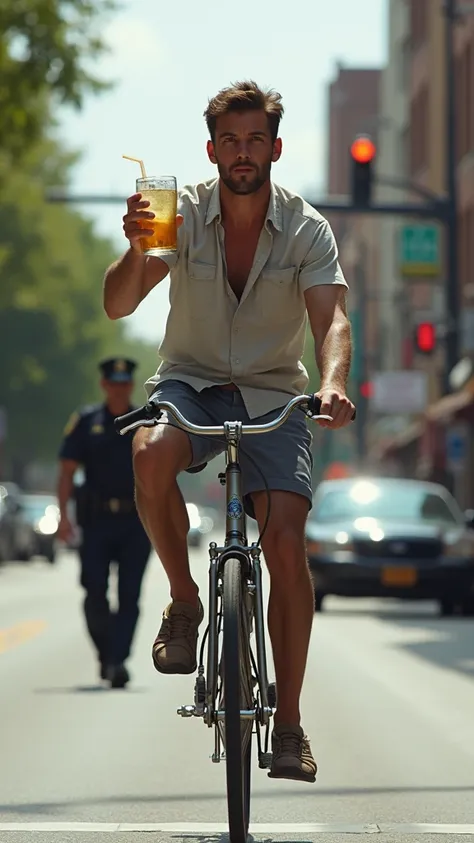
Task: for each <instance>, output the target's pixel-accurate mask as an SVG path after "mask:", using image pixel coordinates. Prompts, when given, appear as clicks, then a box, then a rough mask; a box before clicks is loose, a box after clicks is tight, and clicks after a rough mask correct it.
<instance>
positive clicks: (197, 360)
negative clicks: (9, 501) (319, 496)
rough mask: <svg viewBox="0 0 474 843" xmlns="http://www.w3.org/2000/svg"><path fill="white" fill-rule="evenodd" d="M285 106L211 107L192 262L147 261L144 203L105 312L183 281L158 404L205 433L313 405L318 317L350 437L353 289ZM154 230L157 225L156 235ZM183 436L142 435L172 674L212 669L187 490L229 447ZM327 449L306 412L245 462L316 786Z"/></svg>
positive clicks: (152, 382)
mask: <svg viewBox="0 0 474 843" xmlns="http://www.w3.org/2000/svg"><path fill="white" fill-rule="evenodd" d="M282 115H283V106H282V103H281V97H280V95H279V94H278V93H276V92H275V91H272V90H270V91H263V90H261V89H260V88H259V87H258V86H257V85H256V83H255V82H252V81H244V82H240V83H237V84H235V85H233V86H232V87H229V88H225V89H223V90H222V91H220V92H219V93H218V94H217V95H216V96H215V97H214V98H213V99H212V100H210V101H209V104H208V107H207V109H206V111H205V118H206V122H207V126H208V129H209V134H210V140H209V141H208V144H207V153H208V156H209V159H210V160H211V162H212V163H213V164H215V165H217V168H218V173H219V177H218V179H215V180H211V181H207V182H204V183H200V184H197V185H195V186H188V187H185V188H183V189H182V190H181V191H180V196H179V207H178V211H179V214H178V225H179V230H178V250H177V252H176V253H174V254H170V255H166V256H163V257H162V258H156V257H145V256H144V255H143V254H142V253H141V249H140V244H139V238H140V237H143V236H144V235H145V236H146V235H147V234H151V233H152V232H151V231H150V230H146V229H145V230H144V229H143V221H144V220H145V221H146V220H147V219H150V217H153V214H150V212H149V211H147V207H148V205H149V203H148V202H145V201H142V200H141V195H140V194H134V195H133V196H131V197H130V198H129V199H128V202H127V206H128V210H127V213H126V214H125V216H124V218H123V223H124V225H123V228H124V232H125V236H126V237H127V239H128V240H129V242H130V248H129V250H128V251H127V252H126V253H125V254H124V255H123V256H122V257H121V258H120V259H119V260H118V261H116V262H115V263H114V264H112V266H110V267H109V269H108V270H107V272H106V275H105V285H104V307H105V311H106V313H107V315H108V316H109V318H111V319H119V318H122V317H124V316H128V315H129V314H131V313H133V312H134V311H135V310H136V308H137V307H138V305H139V304H140V302H141V301H143V299H144V298H145V297H146V296H147V295H148V293H149V292H150V291H151V290H152V289H153V288H154V287H155V286H156V285H157V284H158V283H159V282H160V281H162V280H163V278H165V276H166V275H167V274H168V272H169V271H170V275H171V287H170V301H171V308H170V313H169V317H168V322H167V326H166V332H165V337H164V340H163V342H162V344H161V347H160V355H161V357H162V360H163V362H162V364H161V366H160V368H159V370H158V372H157V373H156V375H154V376H153V377H151V378H150V379H149V380H148V381H147V383H146V388H147V391H148V394H149V395H151V394H153V395H158V396H159V398H160V400H165V401H170V402H172V403H173V404H174V405H175V406H176V407H177V408H178V409H179V410H180V411H181V413H183V415H184V416H186V418H188V419H189V420H190V421H192V422H194V423H196V424H201V425H206V424H207V425H212V424H214V425H218V424H223V422H225V421H229V420H236V421H242V422H243V423H247V424H248V423H249V421H250V420H252V422H253V423H257V424H258V423H264V422H267V421H270V420H271V419H273V418H275V417H276V416H277V415H278V413H279V411H280V410H281V408H282V406H284V405H285V404H286V403H287V401H288V398H289V397H290V396H291V395H298V394H300V393H304V392H305V391H306V386H307V384H308V377H307V373H306V370H305V369H304V367H303V365H302V363H301V358H302V355H303V350H304V340H305V330H306V322H307V318H309V323H310V326H311V331H312V334H313V336H314V343H315V351H316V361H317V365H318V369H319V372H320V375H321V385H320V389H319V392H318V396H319V397H320V398H321V402H322V404H321V413H322V414H326V415H330V416H332V418H333V422H331V423H329V422H323V421H321V422H320V424H323V425H328V426H330V427H332V428H340V427H343V426H344V425H347V424H349V422H350V421H351V418H352V415H353V412H354V406H353V404H352V403H351V401H350V400H349V399H348V398H347V396H346V385H347V378H348V373H349V368H350V361H351V332H350V324H349V321H348V318H347V312H346V304H345V297H346V290H347V283H346V281H345V279H344V276H343V273H342V271H341V268H340V266H339V263H338V251H337V246H336V243H335V240H334V236H333V233H332V231H331V228H330V226H329V224H328V223H327V221H326V220H325V219H324V218H323V217H322V216H321V215H320V214H319V213H318V212H317V211H315V210H314V209H313V208H312V207H311V206H309V205H308V204H307V203H306V202H305V201H304V200H303V199H302V198H301V197H300V196H297V195H295V194H293V193H291V192H290V191H288V190H285V189H283V188H281V187H279V186H278V185H276V184H275V183H273V182H272V181H271V178H270V173H271V166H272V163H273V162H276V161H278V159H279V158H280V156H281V151H282V142H281V140H280V139H279V137H278V128H279V123H280V119H281V117H282ZM140 222H141V223H142V226H141V227H140ZM161 421H165V422H167V423H166V424H160V425H158V426H156V427H154V428H151V429H150V428H141V429H139V430H138V431H137V433H136V435H135V438H134V443H133V449H134V471H135V483H136V497H137V506H138V510H139V513H140V517H141V519H142V522H143V524H144V526H145V528H146V530H147V532H148V535H149V537H150V539H151V541H152V542H153V545H154V547H155V549H156V552H157V554H158V556H159V557H160V559H161V562H162V564H163V567H164V569H165V572H166V574H167V576H168V579H169V582H170V594H171V603H170V604H169V605H168V606H167V607H166V609H165V610H164V613H163V619H162V624H161V627H160V630H159V632H158V635H157V637H156V640H155V642H154V645H153V662H154V665H155V667H156V669H157V670H158V671H159V672H161V673H165V674H178V673H180V674H183V673H193V672H194V671H195V670H196V666H197V659H196V650H197V641H198V631H199V626H200V624H201V623H202V621H203V619H204V612H203V607H202V604H201V601H200V599H199V590H198V586H197V585H196V583H195V582H194V580H193V578H192V576H191V572H190V568H189V560H188V552H187V543H186V537H187V532H188V529H189V521H188V516H187V511H186V507H185V503H184V500H183V497H182V495H181V492H180V489H179V486H178V483H177V476H178V474H179V473H180V472H181V471H186V470H189V469H193V468H199V467H200V466H202V465H204V464H205V463H207V462H208V461H209V460H210V459H212V458H213V457H215V456H216V455H217V454H218V453H221V452H222V451H223V450H224V448H225V444H224V442H222V443H220V442H219V441H217V440H215V439H206V438H205V437H198V436H193V435H191V436H190V435H188V434H186V433H184V431H182V430H179V429H178V428H177V426H176V425H175V424H174V423H172V422H171V420H170V419H167V417H166V414H164V415H163V417H162V419H161ZM311 441H312V437H311V434H310V432H309V430H308V428H307V423H306V420H305V417H304V416H303V415H302V414H301V415H300V414H297V413H294V414H292V415H291V416H290V417H289V419H288V420H287V421H286V422H285V424H284V425H282V427H280V428H279V429H278V430H276V431H274V432H272V433H270V434H268V435H266V436H249V437H247V438H246V441H245V443H244V446H243V447H242V448H241V465H242V470H243V488H244V496H245V506H246V510H247V512H248V513H249V514H250V515H251V516H253V517H254V518H255V519H256V520H257V523H258V526H259V528H260V529H262V527H263V525H264V522H265V519H266V515H267V496H266V492H265V484H264V482H263V480H262V477H261V475H260V473H259V471H258V470H257V469H256V467H255V464H256V465H257V466H258V467H259V468H260V470H261V472H262V473H263V475H264V476H265V478H266V480H267V483H268V487H269V489H270V494H271V514H270V520H269V523H268V525H267V529H266V532H265V534H264V536H263V539H262V549H263V552H264V555H265V560H266V563H267V566H268V569H269V573H270V581H271V590H270V597H269V617H268V623H269V632H270V638H271V643H272V649H273V657H274V664H275V673H276V684H277V689H278V690H277V710H276V712H275V727H274V730H273V735H272V751H273V761H272V767H271V770H270V773H269V775H270V776H271V777H273V778H290V779H299V780H303V781H310V782H312V781H315V777H316V770H317V766H316V763H315V761H314V758H313V755H312V752H311V749H310V745H309V740H308V738H307V736H306V735H305V733H304V731H303V729H302V728H301V725H300V708H299V702H300V695H301V689H302V685H303V678H304V672H305V667H306V660H307V653H308V647H309V641H310V635H311V627H312V620H313V612H314V596H313V586H312V583H311V578H310V574H309V569H308V565H307V558H306V550H305V524H306V519H307V516H308V512H309V509H310V507H311V503H312V487H311V468H312V458H311Z"/></svg>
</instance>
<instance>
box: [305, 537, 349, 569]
mask: <svg viewBox="0 0 474 843" xmlns="http://www.w3.org/2000/svg"><path fill="white" fill-rule="evenodd" d="M307 551H308V554H310V555H313V556H318V555H320V554H331V556H332V557H333V558H334V559H335V561H336V562H347V561H349V560H350V559H351V558H352V554H353V551H354V548H353V545H352V539H351V537H350V536H349V534H348V533H346V532H345V531H344V530H341V531H340V532H338V533H336V535H335V536H334V538H333V539H330V540H329V541H327V540H325V541H308V542H307Z"/></svg>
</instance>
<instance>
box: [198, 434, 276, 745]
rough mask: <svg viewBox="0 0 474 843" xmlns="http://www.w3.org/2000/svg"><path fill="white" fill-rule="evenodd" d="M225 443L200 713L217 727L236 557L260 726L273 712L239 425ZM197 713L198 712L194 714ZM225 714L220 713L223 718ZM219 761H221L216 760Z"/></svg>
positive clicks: (257, 555)
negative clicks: (249, 608)
mask: <svg viewBox="0 0 474 843" xmlns="http://www.w3.org/2000/svg"><path fill="white" fill-rule="evenodd" d="M224 430H225V437H226V440H227V453H226V470H225V473H224V474H220V475H219V479H220V480H221V483H225V486H226V529H225V542H224V546H223V547H218V546H217V544H216V542H211V544H210V546H209V555H210V560H211V562H210V568H209V626H208V635H209V639H208V653H207V684H206V705H205V709H204V711H203V712H202V716H204V720H205V722H206V723H207V725H208V726H212V725H216V724H217V722H218V721H219V719H221V714H220V712H218V711H215V710H214V703H215V700H216V696H217V681H218V670H219V667H218V663H217V659H218V653H217V647H218V626H217V624H218V587H219V580H220V578H221V576H222V571H223V567H224V565H225V561H226V558H229V557H231V556H232V557H235V556H236V555H238V556H239V557H240V558H241V559H242V561H243V562H244V565H245V567H246V568H247V571H248V590H249V594H250V596H251V598H252V600H253V604H254V605H253V609H254V612H253V615H254V619H255V638H256V656H257V677H256V678H257V681H258V687H259V695H260V703H261V704H260V707H259V714H260V720H259V725H262V726H266V725H267V724H268V723H269V720H270V717H271V714H272V709H271V708H269V705H268V676H267V660H266V646H265V626H264V618H263V593H262V568H261V563H260V554H261V550H260V548H259V547H258V546H257V543H256V542H254V543H253V544H252V545H251V546H248V544H247V527H246V516H245V510H244V504H243V495H242V473H241V468H240V464H239V444H240V439H241V436H242V424H241V423H240V422H226V424H225V425H224ZM196 713H197V712H196ZM254 715H255V712H253V711H252V712H250V711H249V712H242V713H241V716H242V718H243V719H250V717H252V718H253V717H254ZM223 716H224V713H222V717H223ZM218 760H220V759H218Z"/></svg>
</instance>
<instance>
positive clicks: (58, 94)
mask: <svg viewBox="0 0 474 843" xmlns="http://www.w3.org/2000/svg"><path fill="white" fill-rule="evenodd" d="M114 5H115V3H114V2H113V0H0V149H1V150H2V157H3V163H4V165H6V166H8V165H9V163H10V161H11V160H12V161H14V162H16V163H17V164H18V163H19V161H20V160H21V159H22V156H23V154H24V153H25V151H27V150H28V149H30V148H31V147H32V146H34V144H35V143H36V142H37V141H38V140H40V139H41V138H42V137H43V135H44V129H45V122H46V121H47V120H48V119H49V120H51V108H52V106H54V105H56V104H68V105H73V106H75V107H80V106H81V105H82V102H83V99H84V96H85V95H86V94H87V93H88V92H90V91H93V92H95V91H99V90H102V89H103V88H104V87H106V86H105V85H104V82H102V81H101V80H100V79H98V78H97V77H96V76H95V75H93V74H92V73H91V72H89V71H88V70H87V69H86V65H87V66H90V65H91V63H92V62H93V61H94V60H95V59H98V58H99V57H100V56H101V55H102V54H103V53H104V51H105V49H106V48H105V45H104V44H103V42H102V40H101V38H100V36H99V34H98V30H99V26H100V24H101V23H102V21H103V17H104V14H106V13H107V12H109V11H110V10H111V9H113V8H114Z"/></svg>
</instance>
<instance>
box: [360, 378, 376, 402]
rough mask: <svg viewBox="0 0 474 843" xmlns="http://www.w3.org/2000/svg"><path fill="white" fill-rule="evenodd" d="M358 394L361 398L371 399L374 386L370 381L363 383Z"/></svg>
mask: <svg viewBox="0 0 474 843" xmlns="http://www.w3.org/2000/svg"><path fill="white" fill-rule="evenodd" d="M359 392H360V394H361V395H362V398H367V399H369V398H372V396H373V394H374V385H373V383H372V381H364V382H363V383H361V384H360V386H359Z"/></svg>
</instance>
